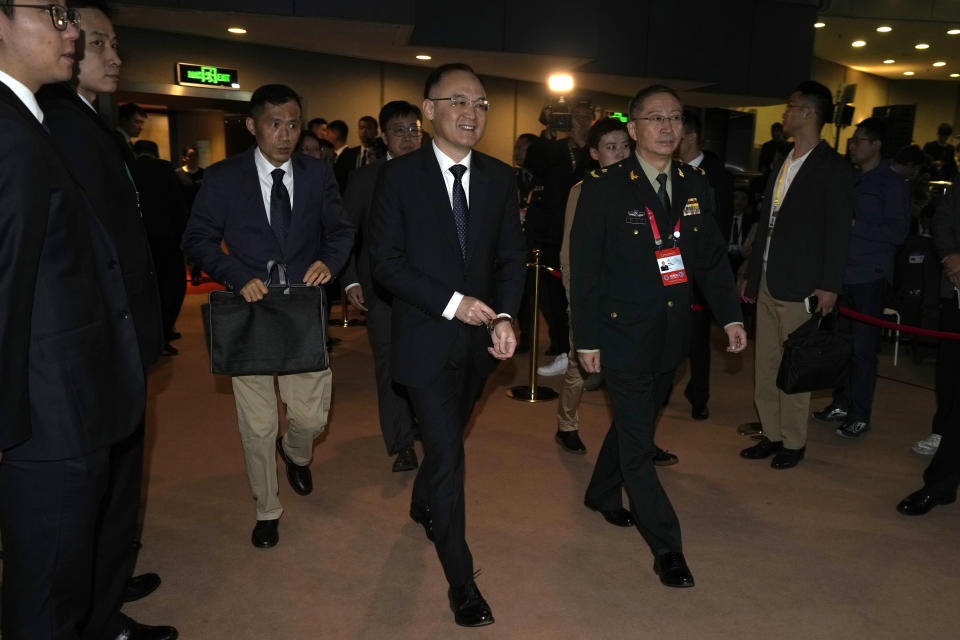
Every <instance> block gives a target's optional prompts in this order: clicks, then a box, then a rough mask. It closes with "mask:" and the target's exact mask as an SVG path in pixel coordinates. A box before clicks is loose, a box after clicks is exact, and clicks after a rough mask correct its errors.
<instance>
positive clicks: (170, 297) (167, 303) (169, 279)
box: [150, 242, 187, 340]
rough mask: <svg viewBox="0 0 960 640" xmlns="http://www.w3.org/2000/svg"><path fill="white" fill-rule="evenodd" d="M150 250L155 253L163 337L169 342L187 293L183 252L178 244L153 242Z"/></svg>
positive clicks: (154, 262)
mask: <svg viewBox="0 0 960 640" xmlns="http://www.w3.org/2000/svg"><path fill="white" fill-rule="evenodd" d="M150 250H151V252H152V253H153V264H154V268H155V269H156V272H157V288H158V289H159V292H160V314H161V316H162V318H163V335H164V339H166V340H169V339H170V334H171V333H172V332H173V326H174V324H175V323H176V321H177V316H178V315H180V307H182V306H183V297H184V295H186V292H187V280H186V277H185V276H184V267H183V265H184V262H183V252H182V251H180V247H178V246H177V245H176V244H170V243H163V242H152V243H151V246H150Z"/></svg>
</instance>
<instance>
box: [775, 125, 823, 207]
mask: <svg viewBox="0 0 960 640" xmlns="http://www.w3.org/2000/svg"><path fill="white" fill-rule="evenodd" d="M826 144H827V143H826V142H824V141H823V140H821V141H820V142H818V143H817V144H816V146H814V147H813V149H811V150H810V155H809V156H807V159H806V160H804V161H803V165H802V166H801V167H800V170H799V171H797V175H795V176H794V177H793V182H791V183H790V189H789V190H788V191H787V195H785V196H784V197H783V202H782V203H781V204H780V210H781V211H782V210H783V208H784V206H786V204H787V203H788V202H790V201H791V200H792V198H791V197H790V194H792V193H795V187H796V186H797V185H798V184H799V185H800V191H801V192H802V191H804V190H805V188H804V185H805V184H806V181H807V180H808V178H807V176H808V175H809V174H810V172H812V171H813V170H814V168H815V167H816V166H817V165H818V164H820V161H821V160H823V148H822V147H823V146H826ZM787 153H788V156H789V154H792V153H793V149H791V150H790V151H788V152H787ZM784 160H786V157H785V158H784ZM781 166H782V164H781ZM779 175H780V172H779V170H778V171H777V176H778V177H779ZM776 179H777V178H776V177H775V178H774V189H776ZM771 202H772V200H771Z"/></svg>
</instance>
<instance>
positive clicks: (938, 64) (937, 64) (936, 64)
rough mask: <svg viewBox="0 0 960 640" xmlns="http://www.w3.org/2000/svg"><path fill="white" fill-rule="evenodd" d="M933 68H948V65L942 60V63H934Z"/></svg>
mask: <svg viewBox="0 0 960 640" xmlns="http://www.w3.org/2000/svg"><path fill="white" fill-rule="evenodd" d="M933 66H935V67H945V66H947V63H946V62H943V61H942V60H941V61H940V62H934V63H933Z"/></svg>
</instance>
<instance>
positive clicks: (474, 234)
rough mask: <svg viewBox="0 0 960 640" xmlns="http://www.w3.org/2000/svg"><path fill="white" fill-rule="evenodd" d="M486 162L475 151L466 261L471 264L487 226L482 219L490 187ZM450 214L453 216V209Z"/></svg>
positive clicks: (472, 161)
mask: <svg viewBox="0 0 960 640" xmlns="http://www.w3.org/2000/svg"><path fill="white" fill-rule="evenodd" d="M484 162H485V161H484V160H483V159H482V158H480V157H479V154H478V153H477V152H474V153H473V157H472V159H471V161H470V211H469V213H468V214H467V256H466V261H465V262H466V263H467V264H470V257H471V256H472V255H473V252H474V249H476V247H477V243H478V242H479V241H480V238H479V235H480V233H481V230H482V229H484V228H486V221H485V220H481V218H483V217H484V216H485V215H486V211H487V191H488V187H489V184H488V183H489V180H488V179H487V178H488V176H487V174H486V173H485V171H484V169H485V166H484ZM450 215H451V217H452V216H453V212H452V211H451V212H450ZM458 242H459V241H458Z"/></svg>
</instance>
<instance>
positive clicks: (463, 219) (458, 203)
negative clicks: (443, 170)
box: [450, 164, 470, 259]
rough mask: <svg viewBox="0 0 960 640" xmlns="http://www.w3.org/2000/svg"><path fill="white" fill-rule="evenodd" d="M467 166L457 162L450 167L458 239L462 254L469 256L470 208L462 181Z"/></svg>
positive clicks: (454, 219) (454, 218)
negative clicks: (468, 218)
mask: <svg viewBox="0 0 960 640" xmlns="http://www.w3.org/2000/svg"><path fill="white" fill-rule="evenodd" d="M466 172H467V168H466V167H465V166H463V165H462V164H455V165H453V166H452V167H450V173H452V174H453V221H454V222H455V223H456V224H457V239H459V240H460V255H461V256H462V257H463V258H464V259H466V257H467V215H468V214H469V213H470V210H469V209H468V208H467V192H466V191H464V190H463V183H462V182H461V181H460V180H461V178H463V174H464V173H466Z"/></svg>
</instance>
